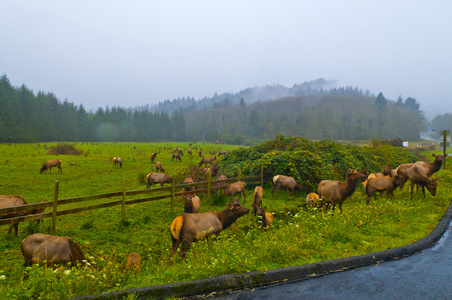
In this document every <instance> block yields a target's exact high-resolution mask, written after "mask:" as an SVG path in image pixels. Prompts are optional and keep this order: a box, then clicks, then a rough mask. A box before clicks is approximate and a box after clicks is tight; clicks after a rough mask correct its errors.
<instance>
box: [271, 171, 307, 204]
mask: <svg viewBox="0 0 452 300" xmlns="http://www.w3.org/2000/svg"><path fill="white" fill-rule="evenodd" d="M273 180H274V181H273V182H274V185H273V189H272V194H273V197H274V198H275V200H276V193H278V190H279V188H280V187H284V188H286V189H287V198H289V197H290V193H289V190H291V191H292V196H293V198H295V191H301V189H302V187H301V185H299V184H298V183H297V181H296V180H295V179H294V178H293V177H290V176H285V175H276V176H274V177H273Z"/></svg>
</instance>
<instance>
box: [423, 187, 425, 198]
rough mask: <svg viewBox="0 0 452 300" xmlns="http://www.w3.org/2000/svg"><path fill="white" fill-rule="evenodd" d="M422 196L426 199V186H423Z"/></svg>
mask: <svg viewBox="0 0 452 300" xmlns="http://www.w3.org/2000/svg"><path fill="white" fill-rule="evenodd" d="M422 194H423V195H424V198H425V187H424V186H422Z"/></svg>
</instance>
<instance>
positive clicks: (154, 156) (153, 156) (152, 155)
mask: <svg viewBox="0 0 452 300" xmlns="http://www.w3.org/2000/svg"><path fill="white" fill-rule="evenodd" d="M156 157H157V153H156V152H154V153H152V154H151V161H152V162H154V159H155V158H156Z"/></svg>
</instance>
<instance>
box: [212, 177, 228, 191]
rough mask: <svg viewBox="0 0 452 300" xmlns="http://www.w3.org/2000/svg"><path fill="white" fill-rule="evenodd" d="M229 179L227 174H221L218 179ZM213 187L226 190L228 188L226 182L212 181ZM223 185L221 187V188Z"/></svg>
mask: <svg viewBox="0 0 452 300" xmlns="http://www.w3.org/2000/svg"><path fill="white" fill-rule="evenodd" d="M224 179H228V177H226V175H220V177H218V179H217V180H224ZM210 187H211V188H215V189H216V190H224V189H225V188H226V182H212V184H211V186H210ZM220 187H221V188H220Z"/></svg>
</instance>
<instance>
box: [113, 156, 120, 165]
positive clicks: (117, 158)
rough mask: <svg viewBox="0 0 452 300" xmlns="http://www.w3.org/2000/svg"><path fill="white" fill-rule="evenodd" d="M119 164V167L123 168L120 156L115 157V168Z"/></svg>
mask: <svg viewBox="0 0 452 300" xmlns="http://www.w3.org/2000/svg"><path fill="white" fill-rule="evenodd" d="M117 164H119V167H120V168H122V159H121V157H119V156H115V157H113V166H115V168H116V165H117Z"/></svg>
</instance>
